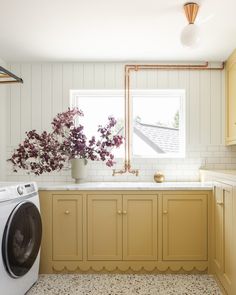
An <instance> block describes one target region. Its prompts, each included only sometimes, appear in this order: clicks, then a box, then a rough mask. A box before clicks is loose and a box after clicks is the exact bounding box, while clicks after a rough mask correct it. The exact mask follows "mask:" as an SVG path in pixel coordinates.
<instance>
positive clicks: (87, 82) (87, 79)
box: [84, 63, 95, 89]
mask: <svg viewBox="0 0 236 295" xmlns="http://www.w3.org/2000/svg"><path fill="white" fill-rule="evenodd" d="M94 79H95V77H94V64H92V63H87V64H84V88H85V89H93V88H94Z"/></svg>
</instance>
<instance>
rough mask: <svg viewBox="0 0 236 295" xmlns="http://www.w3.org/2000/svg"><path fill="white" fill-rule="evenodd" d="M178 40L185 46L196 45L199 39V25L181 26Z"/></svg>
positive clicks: (191, 46)
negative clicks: (181, 29)
mask: <svg viewBox="0 0 236 295" xmlns="http://www.w3.org/2000/svg"><path fill="white" fill-rule="evenodd" d="M180 40H181V43H182V44H183V45H184V46H186V47H189V48H194V47H196V46H197V45H198V43H199V41H200V33H199V27H198V26H196V25H195V24H188V25H187V26H186V27H184V28H183V31H182V33H181V36H180Z"/></svg>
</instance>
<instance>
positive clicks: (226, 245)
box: [214, 184, 234, 294]
mask: <svg viewBox="0 0 236 295" xmlns="http://www.w3.org/2000/svg"><path fill="white" fill-rule="evenodd" d="M233 206H234V204H233V189H232V186H230V185H226V184H217V185H216V187H215V194H214V233H215V235H214V236H215V239H214V245H215V251H214V264H215V271H216V274H217V275H218V277H219V279H220V280H221V282H222V284H223V285H224V287H225V289H226V291H227V292H228V293H229V294H231V293H230V292H231V289H232V283H233V271H234V270H233V261H234V260H233V258H234V254H233V251H234V249H233V239H234V233H233V224H234V214H233Z"/></svg>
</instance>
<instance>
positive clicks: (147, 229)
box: [123, 195, 157, 260]
mask: <svg viewBox="0 0 236 295" xmlns="http://www.w3.org/2000/svg"><path fill="white" fill-rule="evenodd" d="M123 259H124V260H156V259H157V196H156V195H124V196H123Z"/></svg>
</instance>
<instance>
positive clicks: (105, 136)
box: [8, 108, 124, 175]
mask: <svg viewBox="0 0 236 295" xmlns="http://www.w3.org/2000/svg"><path fill="white" fill-rule="evenodd" d="M78 116H83V112H82V111H81V110H79V109H78V108H74V109H68V110H67V111H66V112H63V113H59V114H57V116H56V117H55V118H54V119H53V121H52V123H51V125H52V132H51V133H48V132H46V131H43V132H42V133H41V134H39V133H37V132H36V130H31V131H29V132H26V138H25V140H24V141H23V142H22V143H20V144H19V146H18V148H17V149H16V150H15V151H14V153H13V154H12V156H11V158H10V159H8V161H9V162H11V163H12V165H13V171H14V172H17V171H18V169H24V170H27V171H28V173H30V172H31V173H34V174H35V175H40V174H43V173H47V172H48V173H49V172H52V171H59V170H61V169H62V168H63V167H64V166H65V163H66V162H68V161H69V160H70V159H72V158H77V157H78V158H84V159H90V160H92V161H106V165H107V166H108V167H111V166H113V165H114V164H115V161H114V155H113V154H112V153H111V151H112V149H113V148H118V147H120V145H121V144H123V140H124V138H123V136H121V135H119V134H115V135H113V133H114V127H115V125H116V123H117V121H116V120H115V118H114V117H108V123H107V124H106V125H105V126H101V125H99V126H98V135H99V138H98V139H96V137H95V136H92V137H91V139H89V140H88V139H87V137H86V135H85V134H84V126H82V125H78V126H76V124H75V122H76V119H77V118H78Z"/></svg>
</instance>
